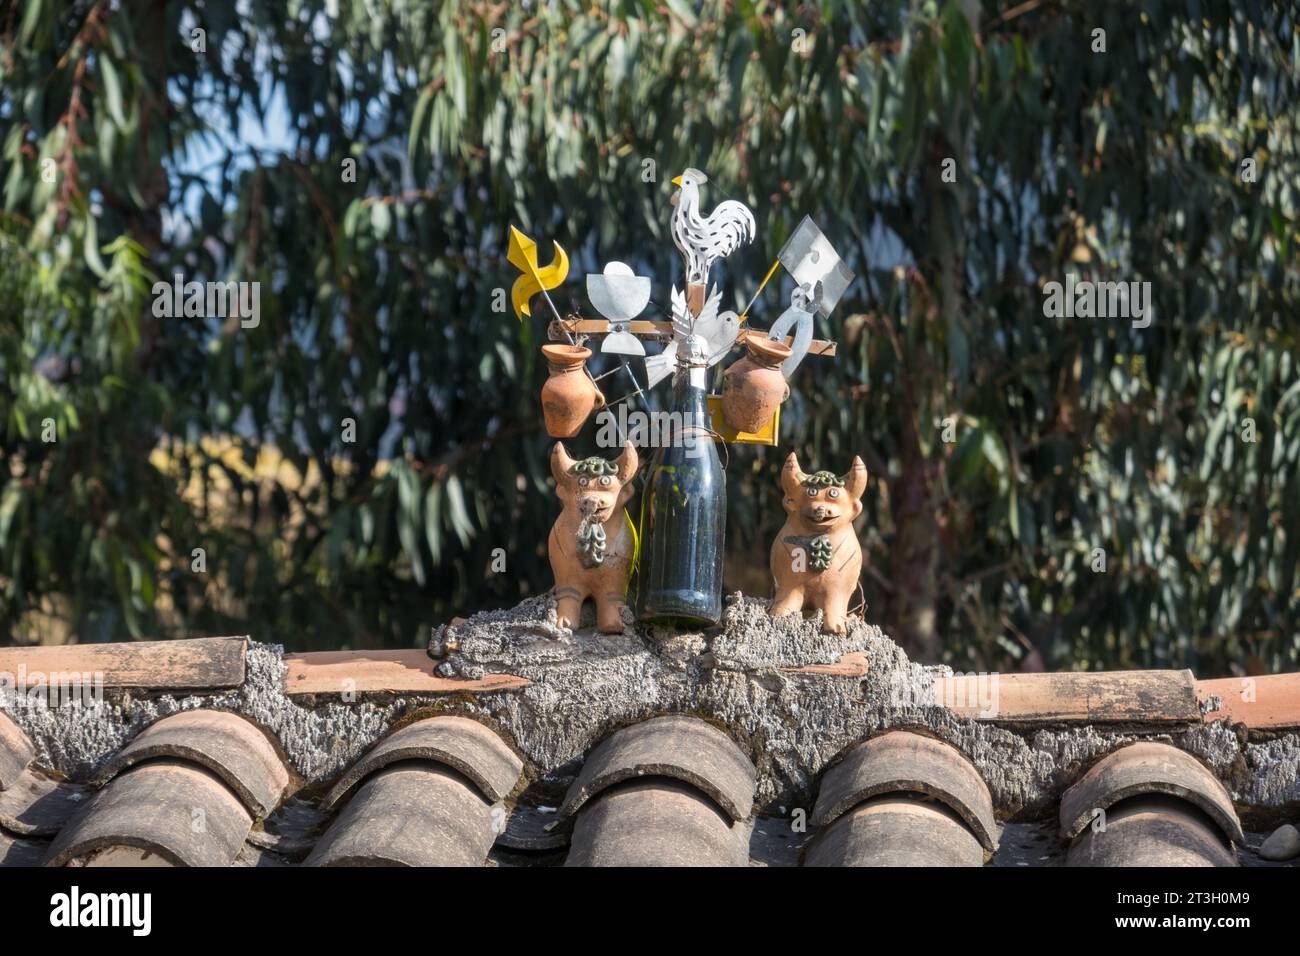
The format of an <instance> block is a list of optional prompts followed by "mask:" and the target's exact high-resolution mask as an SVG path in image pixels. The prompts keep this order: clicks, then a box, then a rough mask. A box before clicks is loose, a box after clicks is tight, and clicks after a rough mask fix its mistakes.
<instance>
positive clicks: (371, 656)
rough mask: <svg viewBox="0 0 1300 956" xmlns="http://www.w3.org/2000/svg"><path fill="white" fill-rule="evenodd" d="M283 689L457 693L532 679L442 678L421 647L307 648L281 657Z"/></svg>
mask: <svg viewBox="0 0 1300 956" xmlns="http://www.w3.org/2000/svg"><path fill="white" fill-rule="evenodd" d="M284 664H285V668H286V670H285V674H284V692H285V693H286V694H288V695H290V696H291V697H296V696H299V695H302V694H344V693H351V694H375V693H383V694H459V693H487V692H490V691H504V690H521V689H523V688H525V687H528V686H529V685H530V684H532V681H530V680H526V679H524V678H522V677H515V676H514V675H512V674H488V675H487V676H486V677H483V678H481V679H479V680H468V679H465V678H459V677H441V676H439V675H438V673H437V672H436V667H437V664H436V662H434V661H433V660H431V659H430V658H429V655H428V653H427V652H425V651H422V650H402V651H312V652H309V653H306V654H286V655H285V656H284Z"/></svg>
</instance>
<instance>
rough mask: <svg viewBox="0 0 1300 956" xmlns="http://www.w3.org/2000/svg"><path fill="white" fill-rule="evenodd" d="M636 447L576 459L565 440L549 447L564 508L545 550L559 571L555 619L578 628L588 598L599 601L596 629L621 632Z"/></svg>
mask: <svg viewBox="0 0 1300 956" xmlns="http://www.w3.org/2000/svg"><path fill="white" fill-rule="evenodd" d="M638 464H639V461H638V458H637V453H636V449H635V448H634V447H633V446H632V445H630V444H628V445H624V446H623V451H622V453H621V454H620V455H619V456H618V460H617V461H606V460H605V459H604V458H586V459H583V460H582V461H574V460H573V459H572V458H571V457H569V453H568V452H567V451H566V450H565V448H564V445H563V444H562V443H561V442H556V443H555V448H553V449H552V450H551V474H552V475H553V476H554V477H555V491H556V494H558V495H559V497H560V502H561V504H562V505H563V510H561V512H560V517H559V518H557V519H556V521H555V526H554V527H552V528H551V536H550V538H549V539H548V541H547V553H548V554H549V556H550V559H551V571H552V573H553V574H554V575H555V604H556V618H557V619H556V623H557V624H558V625H559V626H560V627H563V628H569V629H572V628H576V627H577V626H578V622H579V619H580V618H581V616H582V605H583V602H584V601H586V600H587V598H593V599H594V600H595V602H596V627H598V628H599V629H600V630H601V631H603V632H604V633H606V634H617V633H620V632H621V631H622V630H623V614H622V610H623V607H624V605H625V603H626V601H627V585H628V578H629V577H630V576H631V573H632V567H633V564H634V562H635V559H636V547H637V544H636V529H635V527H634V526H633V525H632V520H631V518H629V517H628V514H627V512H626V511H625V510H624V509H623V506H624V505H625V504H627V502H628V499H629V498H631V497H632V494H633V492H635V491H636V486H635V484H634V483H633V481H632V479H633V478H634V477H635V476H636V470H637V465H638Z"/></svg>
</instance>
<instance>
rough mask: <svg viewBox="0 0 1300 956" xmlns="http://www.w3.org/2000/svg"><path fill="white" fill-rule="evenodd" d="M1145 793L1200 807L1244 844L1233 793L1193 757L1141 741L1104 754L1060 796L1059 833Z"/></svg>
mask: <svg viewBox="0 0 1300 956" xmlns="http://www.w3.org/2000/svg"><path fill="white" fill-rule="evenodd" d="M1147 794H1168V795H1170V796H1174V797H1178V798H1179V799H1181V800H1183V801H1185V802H1187V803H1189V804H1191V805H1193V806H1195V807H1197V808H1199V809H1200V810H1201V811H1202V812H1203V813H1204V814H1206V815H1207V816H1208V817H1209V818H1210V819H1211V820H1213V821H1214V822H1215V823H1216V824H1217V825H1218V826H1219V828H1220V829H1221V830H1222V831H1223V836H1224V838H1225V839H1228V840H1231V841H1232V842H1234V843H1242V842H1244V840H1245V837H1243V836H1242V832H1241V822H1240V821H1239V820H1238V819H1237V812H1236V810H1235V809H1234V808H1233V806H1232V797H1231V796H1230V795H1229V794H1228V791H1227V789H1225V788H1224V786H1223V784H1221V783H1220V782H1219V780H1218V778H1217V777H1215V776H1214V774H1212V773H1210V771H1209V770H1207V769H1206V768H1205V767H1204V766H1203V765H1202V764H1201V763H1200V761H1198V760H1197V759H1196V758H1195V757H1193V756H1191V755H1190V754H1188V753H1186V752H1184V751H1182V750H1179V749H1178V748H1177V747H1174V746H1171V745H1169V744H1162V743H1154V742H1150V741H1140V742H1138V743H1134V744H1130V745H1129V746H1127V747H1122V748H1120V749H1119V750H1116V751H1115V752H1114V753H1111V754H1110V755H1108V756H1107V757H1105V758H1103V759H1102V760H1101V761H1100V762H1098V763H1097V764H1096V765H1095V766H1093V767H1092V769H1090V770H1089V771H1088V772H1087V773H1086V774H1084V775H1083V777H1082V778H1081V779H1079V781H1078V782H1076V783H1075V784H1074V786H1072V787H1070V788H1069V789H1068V790H1066V791H1065V794H1064V796H1062V798H1061V836H1062V837H1063V838H1065V839H1067V840H1071V839H1074V838H1075V837H1077V836H1078V835H1079V834H1081V833H1082V832H1083V831H1084V830H1085V829H1087V828H1088V827H1089V825H1090V824H1091V823H1092V821H1093V819H1094V817H1095V816H1096V811H1097V810H1102V811H1105V810H1108V809H1109V808H1110V807H1112V806H1114V805H1115V804H1118V803H1120V802H1121V801H1124V800H1128V799H1130V798H1132V797H1137V796H1143V795H1147Z"/></svg>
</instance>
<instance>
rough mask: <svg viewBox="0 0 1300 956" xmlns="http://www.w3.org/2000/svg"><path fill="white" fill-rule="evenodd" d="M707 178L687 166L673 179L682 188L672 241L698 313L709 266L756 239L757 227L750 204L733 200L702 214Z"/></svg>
mask: <svg viewBox="0 0 1300 956" xmlns="http://www.w3.org/2000/svg"><path fill="white" fill-rule="evenodd" d="M708 181H709V177H708V176H706V175H704V173H702V172H700V171H699V170H698V169H688V170H686V172H684V173H682V174H681V175H680V176H677V177H676V178H674V179H673V185H675V186H677V187H679V188H680V190H681V192H680V193H677V194H675V195H674V196H673V203H674V204H675V205H676V207H677V208H676V209H675V210H674V212H673V220H672V232H673V242H674V243H675V244H676V246H677V248H678V249H679V250H680V251H681V253H682V256H683V257H684V258H685V259H686V286H687V300H688V301H689V302H690V303H691V306H692V308H691V311H692V312H695V313H698V312H699V310H700V308H702V307H703V304H704V303H703V299H704V286H705V283H706V282H707V281H708V278H709V268H710V267H711V266H712V265H713V263H715V262H716V261H718V260H719V259H725V258H726V257H727V256H729V255H731V254H732V253H733V252H735V251H736V250H737V249H738V248H740V245H741V244H742V243H745V242H750V241H751V240H753V238H754V233H755V232H756V230H757V228H758V227H757V225H756V224H755V223H754V214H753V213H752V212H750V211H749V207H748V206H746V205H745V204H744V203H742V202H737V201H736V200H734V199H728V200H727V201H726V202H720V203H718V205H717V206H716V207H715V208H714V210H713V212H712V213H710V214H709V216H708V217H707V218H705V217H703V216H701V215H700V187H701V186H703V185H704V184H705V183H707V182H708ZM692 287H694V288H692Z"/></svg>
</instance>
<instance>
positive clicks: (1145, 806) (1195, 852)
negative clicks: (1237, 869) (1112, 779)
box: [1066, 794, 1237, 867]
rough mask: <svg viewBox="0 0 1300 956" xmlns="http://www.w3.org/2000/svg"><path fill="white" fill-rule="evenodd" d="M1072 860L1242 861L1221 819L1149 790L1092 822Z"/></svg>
mask: <svg viewBox="0 0 1300 956" xmlns="http://www.w3.org/2000/svg"><path fill="white" fill-rule="evenodd" d="M1066 865H1067V866H1160V867H1165V866H1225V867H1226V866H1236V865H1237V859H1236V857H1235V856H1234V855H1233V852H1232V848H1231V847H1230V846H1229V845H1228V843H1227V842H1226V841H1225V840H1224V838H1223V832H1222V830H1221V829H1220V828H1219V826H1218V824H1216V823H1215V821H1213V820H1211V819H1210V818H1209V817H1208V816H1206V815H1205V814H1204V813H1202V812H1201V811H1200V810H1199V809H1198V808H1197V807H1195V806H1193V805H1192V804H1190V803H1187V802H1186V801H1183V800H1180V799H1178V798H1176V797H1168V796H1161V795H1158V794H1145V795H1143V796H1140V797H1134V798H1132V799H1130V800H1127V801H1124V802H1123V803H1120V804H1117V805H1115V806H1113V807H1112V808H1111V810H1110V811H1109V812H1108V813H1107V814H1106V824H1105V826H1104V827H1097V828H1093V827H1087V828H1085V829H1084V831H1083V832H1082V833H1081V834H1080V835H1079V837H1078V839H1076V840H1075V841H1074V842H1073V843H1072V844H1071V846H1070V852H1069V855H1068V857H1067V859H1066Z"/></svg>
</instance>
